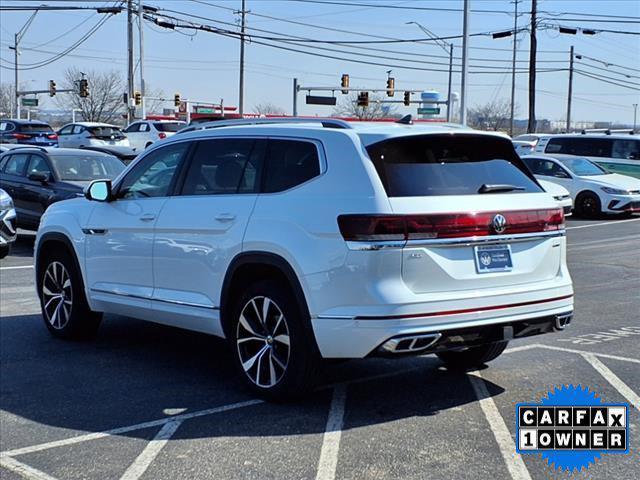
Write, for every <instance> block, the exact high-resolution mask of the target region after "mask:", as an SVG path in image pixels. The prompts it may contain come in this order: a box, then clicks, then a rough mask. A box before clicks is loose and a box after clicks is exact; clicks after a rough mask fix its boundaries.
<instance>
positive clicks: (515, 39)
mask: <svg viewBox="0 0 640 480" xmlns="http://www.w3.org/2000/svg"><path fill="white" fill-rule="evenodd" d="M519 2H520V0H515V2H514V4H515V11H514V15H513V57H512V59H511V117H510V118H511V123H510V126H509V135H510V136H511V137H513V128H514V115H515V108H516V107H515V105H516V51H517V47H518V3H519Z"/></svg>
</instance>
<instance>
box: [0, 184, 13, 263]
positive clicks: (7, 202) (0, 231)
mask: <svg viewBox="0 0 640 480" xmlns="http://www.w3.org/2000/svg"><path fill="white" fill-rule="evenodd" d="M16 230H17V226H16V210H15V208H13V200H12V199H11V197H10V196H9V194H8V193H7V192H5V191H4V190H2V189H1V188H0V258H4V257H6V256H7V255H9V252H10V251H11V245H12V244H13V242H15V241H16V236H17V232H16Z"/></svg>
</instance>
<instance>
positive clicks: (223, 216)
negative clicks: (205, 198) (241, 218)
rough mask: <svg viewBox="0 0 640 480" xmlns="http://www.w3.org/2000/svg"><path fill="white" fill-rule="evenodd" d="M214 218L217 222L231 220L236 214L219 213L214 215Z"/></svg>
mask: <svg viewBox="0 0 640 480" xmlns="http://www.w3.org/2000/svg"><path fill="white" fill-rule="evenodd" d="M215 219H216V220H218V221H219V222H231V221H232V220H235V219H236V216H235V215H234V214H233V213H220V214H218V215H216V217H215Z"/></svg>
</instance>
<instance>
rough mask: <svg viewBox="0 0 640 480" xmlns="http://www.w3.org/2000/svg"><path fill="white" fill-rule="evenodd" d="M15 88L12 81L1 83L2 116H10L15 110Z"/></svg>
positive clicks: (0, 106) (0, 107)
mask: <svg viewBox="0 0 640 480" xmlns="http://www.w3.org/2000/svg"><path fill="white" fill-rule="evenodd" d="M13 92H14V88H13V84H11V83H0V116H2V117H9V116H10V115H11V113H12V112H13V99H14V98H15V97H14V93H13Z"/></svg>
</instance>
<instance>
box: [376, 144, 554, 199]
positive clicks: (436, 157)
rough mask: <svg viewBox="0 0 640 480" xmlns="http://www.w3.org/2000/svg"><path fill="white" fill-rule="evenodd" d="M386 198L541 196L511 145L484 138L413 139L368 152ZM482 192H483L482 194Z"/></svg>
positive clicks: (377, 145)
mask: <svg viewBox="0 0 640 480" xmlns="http://www.w3.org/2000/svg"><path fill="white" fill-rule="evenodd" d="M367 152H368V153H369V157H370V158H371V160H372V161H373V164H374V165H375V167H376V170H377V172H378V175H379V176H380V179H381V180H382V183H383V185H384V187H385V190H386V191H387V194H388V195H389V196H390V197H411V196H426V195H476V194H478V193H484V192H481V190H485V191H487V192H488V190H487V189H486V187H487V186H503V187H504V186H510V187H514V188H512V189H507V188H503V189H501V191H503V192H505V193H507V192H508V193H527V192H529V193H531V192H541V191H542V190H541V189H540V187H539V186H538V185H537V184H536V183H535V180H534V179H533V178H532V176H531V174H530V173H529V171H528V169H527V167H526V166H525V165H524V164H523V163H522V160H520V158H519V157H518V156H517V155H515V152H514V151H513V146H512V145H511V141H510V140H507V139H502V138H496V137H490V136H484V135H469V134H455V135H450V134H447V135H416V136H407V137H397V138H391V139H388V140H383V141H381V142H378V143H374V144H373V145H369V146H368V147H367ZM483 187H484V188H483Z"/></svg>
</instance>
